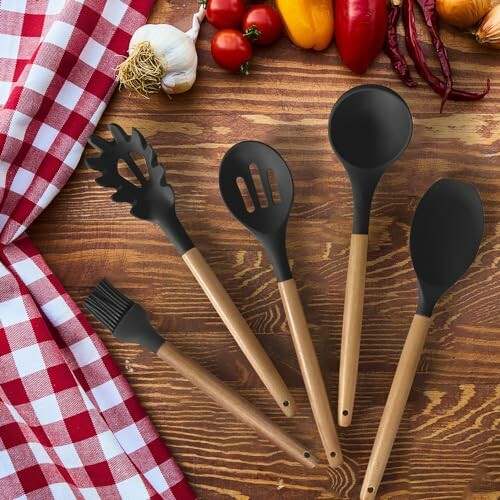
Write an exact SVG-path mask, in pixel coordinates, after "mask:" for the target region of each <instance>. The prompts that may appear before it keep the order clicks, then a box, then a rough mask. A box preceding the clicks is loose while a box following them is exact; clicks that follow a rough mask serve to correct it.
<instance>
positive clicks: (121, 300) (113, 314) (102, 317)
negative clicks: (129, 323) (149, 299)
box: [83, 278, 134, 332]
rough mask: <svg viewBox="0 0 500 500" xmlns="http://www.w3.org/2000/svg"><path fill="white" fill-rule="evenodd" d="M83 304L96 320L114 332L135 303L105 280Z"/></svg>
mask: <svg viewBox="0 0 500 500" xmlns="http://www.w3.org/2000/svg"><path fill="white" fill-rule="evenodd" d="M83 304H84V306H85V307H86V308H87V309H88V310H89V311H90V312H91V313H92V314H93V315H94V316H95V317H96V319H98V320H99V321H100V322H101V323H103V324H104V325H105V326H106V327H107V328H109V329H110V330H111V331H112V332H113V331H114V330H115V329H116V327H117V326H118V325H119V324H120V322H121V320H122V319H123V317H124V316H125V314H126V313H127V312H128V311H129V310H130V308H131V307H132V306H133V305H134V302H132V301H131V300H130V299H129V298H128V297H126V296H125V295H123V293H121V292H120V291H119V290H117V289H116V288H115V287H114V286H113V285H112V284H111V283H110V282H109V281H108V280H107V279H106V278H103V279H102V280H101V281H100V282H99V283H98V285H97V286H96V287H95V289H94V290H93V291H92V293H91V294H90V295H89V296H88V297H87V298H86V299H85V301H84V303H83Z"/></svg>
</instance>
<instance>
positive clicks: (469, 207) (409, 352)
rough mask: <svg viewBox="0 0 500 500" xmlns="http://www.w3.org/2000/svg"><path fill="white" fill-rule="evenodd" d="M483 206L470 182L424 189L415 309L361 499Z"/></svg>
mask: <svg viewBox="0 0 500 500" xmlns="http://www.w3.org/2000/svg"><path fill="white" fill-rule="evenodd" d="M482 235H483V207H482V205H481V198H480V197H479V193H478V192H477V190H476V188H475V187H474V186H473V185H472V184H467V183H465V182H460V181H454V180H449V179H443V180H440V181H438V182H436V183H435V184H434V185H433V186H431V188H430V189H429V190H428V191H427V193H426V194H425V195H424V197H423V198H422V199H421V200H420V203H419V205H418V207H417V209H416V211H415V216H414V218H413V224H412V228H411V235H410V250H411V258H412V260H413V266H414V268H415V272H416V274H417V279H418V284H419V292H420V293H419V300H418V307H417V312H416V314H415V316H414V317H413V321H412V323H411V326H410V331H409V333H408V336H407V338H406V342H405V345H404V347H403V351H402V353H401V357H400V358H399V363H398V367H397V369H396V373H395V375H394V379H393V381H392V386H391V390H390V392H389V396H388V398H387V402H386V404H385V408H384V412H383V414H382V419H381V421H380V425H379V428H378V431H377V436H376V438H375V443H374V445H373V449H372V453H371V456H370V461H369V462H368V468H367V469H366V474H365V479H364V481H363V486H362V487H361V499H362V500H367V499H370V500H372V499H374V498H375V495H376V493H377V490H378V487H379V485H380V482H381V480H382V476H383V475H384V470H385V467H386V465H387V461H388V460H389V456H390V454H391V450H392V446H393V444H394V440H395V439H396V434H397V432H398V428H399V424H400V422H401V418H402V416H403V412H404V409H405V406H406V402H407V400H408V395H409V393H410V389H411V386H412V383H413V379H414V377H415V372H416V371H417V365H418V361H419V359H420V356H421V354H422V350H423V346H424V341H425V338H426V336H427V331H428V329H429V326H430V323H431V316H432V311H433V309H434V306H435V304H436V302H437V301H438V300H439V298H440V297H441V296H442V295H443V294H444V292H446V290H448V288H450V287H451V286H452V285H453V284H454V283H455V282H456V281H457V280H458V279H459V278H460V276H462V275H463V274H464V273H465V272H466V271H467V269H468V268H469V266H470V265H471V263H472V261H473V260H474V257H475V256H476V254H477V251H478V249H479V245H480V243H481V238H482Z"/></svg>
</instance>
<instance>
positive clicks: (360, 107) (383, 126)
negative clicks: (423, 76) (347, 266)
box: [328, 85, 413, 234]
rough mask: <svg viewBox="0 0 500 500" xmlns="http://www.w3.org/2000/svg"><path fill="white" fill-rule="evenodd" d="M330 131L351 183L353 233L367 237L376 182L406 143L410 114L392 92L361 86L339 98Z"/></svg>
mask: <svg viewBox="0 0 500 500" xmlns="http://www.w3.org/2000/svg"><path fill="white" fill-rule="evenodd" d="M328 131H329V137H330V143H331V145H332V148H333V150H334V151H335V154H336V155H337V157H338V158H339V160H340V161H341V162H342V164H343V165H344V168H345V169H346V171H347V173H348V174H349V178H350V180H351V184H352V190H353V197H354V207H355V213H354V223H353V232H354V233H360V234H367V233H368V221H369V212H370V205H371V199H372V196H373V192H374V190H375V188H376V186H377V183H378V181H379V179H380V177H381V176H382V175H383V173H384V172H385V170H386V169H387V168H388V167H389V166H390V165H392V163H394V162H395V161H396V160H397V159H398V158H399V157H400V156H401V155H402V154H403V152H404V151H405V149H406V148H407V147H408V144H409V143H410V140H411V136H412V132H413V121H412V116H411V112H410V110H409V108H408V106H407V105H406V103H405V101H404V100H403V99H402V98H401V97H400V96H399V95H398V94H397V93H396V92H394V91H393V90H391V89H389V88H387V87H383V86H380V85H361V86H359V87H354V88H353V89H351V90H349V91H348V92H346V93H345V94H343V95H342V96H341V97H340V98H339V100H338V101H337V103H336V104H335V106H334V107H333V109H332V112H331V113H330V119H329V124H328Z"/></svg>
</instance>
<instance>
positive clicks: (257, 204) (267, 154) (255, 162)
mask: <svg viewBox="0 0 500 500" xmlns="http://www.w3.org/2000/svg"><path fill="white" fill-rule="evenodd" d="M250 166H253V167H254V168H255V169H257V171H258V174H257V175H258V177H257V181H258V182H259V183H261V185H262V188H263V192H264V193H263V195H264V196H261V199H260V200H259V193H258V191H257V189H256V185H255V181H254V177H253V176H252V173H251V168H250ZM269 171H272V176H273V177H274V179H275V182H276V186H277V187H276V189H275V191H273V190H272V185H271V182H270V172H269ZM259 179H260V181H259ZM238 182H240V185H241V183H242V182H243V183H244V185H245V186H246V189H247V191H248V195H249V198H250V200H251V203H249V204H248V203H246V202H245V201H246V200H245V198H244V197H243V194H242V192H241V191H240V187H239V186H238ZM219 186H220V190H221V194H222V198H223V199H224V202H225V203H226V205H227V207H228V209H229V210H230V211H231V213H232V214H233V215H234V216H235V217H236V219H238V220H239V221H240V222H241V223H243V224H244V225H245V226H246V227H247V228H248V229H249V230H250V231H251V232H252V233H253V234H254V235H255V236H256V238H257V239H258V240H259V241H260V242H261V244H262V245H263V246H264V249H265V250H266V253H267V255H268V257H269V259H270V260H271V262H272V265H273V268H274V271H275V274H276V278H277V280H278V288H279V291H280V295H281V299H282V301H283V305H284V309H285V314H286V318H287V321H288V325H289V327H290V333H291V336H292V340H293V344H294V347H295V352H296V353H297V358H298V361H299V366H300V370H301V373H302V377H303V379H304V384H305V387H306V391H307V395H308V397H309V402H310V404H311V408H312V411H313V414H314V419H315V421H316V425H317V427H318V432H319V435H320V437H321V441H322V443H323V447H324V449H325V451H326V455H327V459H328V463H329V464H330V465H331V466H332V467H337V466H339V465H340V464H341V463H342V452H341V449H340V444H339V441H338V437H337V432H336V429H335V424H334V420H333V416H332V411H331V408H330V403H329V401H328V395H327V392H326V388H325V383H324V381H323V377H322V375H321V370H320V366H319V363H318V358H317V356H316V352H315V350H314V345H313V343H312V340H311V335H310V333H309V328H308V326H307V321H306V318H305V315H304V310H303V308H302V304H301V302H300V297H299V294H298V291H297V286H296V284H295V280H294V279H293V277H292V272H291V270H290V266H289V263H288V257H287V251H286V241H285V240H286V225H287V221H288V215H289V213H290V209H291V207H292V202H293V180H292V176H291V173H290V170H289V169H288V166H287V165H286V163H285V161H284V160H283V158H282V157H281V156H280V155H279V154H278V153H277V152H276V151H275V150H274V149H273V148H271V147H270V146H268V145H266V144H264V143H262V142H257V141H245V142H240V143H239V144H236V145H235V146H233V147H232V148H231V149H230V150H229V151H228V152H227V153H226V155H225V156H224V158H223V160H222V163H221V166H220V171H219ZM250 200H249V201H250Z"/></svg>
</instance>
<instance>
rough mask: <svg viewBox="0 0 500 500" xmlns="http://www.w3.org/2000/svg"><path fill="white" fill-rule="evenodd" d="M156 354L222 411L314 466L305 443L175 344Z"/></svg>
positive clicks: (314, 462) (300, 460) (307, 464)
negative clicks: (179, 349)
mask: <svg viewBox="0 0 500 500" xmlns="http://www.w3.org/2000/svg"><path fill="white" fill-rule="evenodd" d="M157 354H158V356H159V357H160V358H161V359H163V360H164V361H166V362H167V363H168V364H169V365H170V366H171V367H172V368H174V369H175V370H177V371H178V372H179V373H180V374H181V375H183V376H184V377H185V378H186V379H188V380H189V381H191V382H192V383H193V385H195V386H196V387H198V389H200V390H201V391H202V392H204V393H205V394H206V395H207V396H209V397H210V398H211V399H213V400H214V401H215V402H216V403H218V404H219V405H220V406H221V407H222V408H224V409H225V410H227V411H228V412H230V413H232V414H233V415H234V416H235V417H236V418H237V419H238V420H240V421H241V422H244V423H245V424H247V425H248V426H249V427H251V428H252V429H254V430H255V431H256V432H258V433H259V434H260V435H261V436H263V437H265V438H266V439H268V440H269V441H271V442H272V443H274V444H275V445H276V446H277V447H278V448H280V449H282V450H283V451H284V452H285V453H287V454H288V455H289V456H290V457H292V458H293V459H294V460H297V461H298V462H300V463H302V464H304V465H306V466H307V467H311V468H312V467H315V465H316V463H317V462H316V459H315V458H314V457H313V455H312V454H311V453H310V452H309V451H308V450H307V449H306V448H305V447H304V446H303V445H302V444H300V443H299V442H298V441H295V440H294V439H292V438H291V437H290V436H288V435H287V434H286V433H285V432H284V431H282V430H281V429H280V427H278V426H277V425H276V424H274V423H273V422H272V421H271V420H269V419H268V418H267V417H266V416H265V415H264V414H262V413H261V412H260V411H259V410H257V408H255V407H254V406H252V405H251V404H250V403H249V402H248V401H247V400H245V399H243V398H242V397H241V396H239V395H238V394H237V393H236V392H235V391H233V390H232V389H231V388H229V387H228V386H227V385H225V384H224V383H223V382H222V381H221V380H219V379H218V378H217V377H215V376H214V375H212V374H211V373H210V372H208V371H207V370H205V369H204V368H203V367H202V366H200V365H199V364H198V363H196V362H195V361H194V360H192V359H190V358H188V357H187V356H185V355H184V354H182V353H181V352H180V351H178V350H177V349H176V348H175V347H174V346H173V345H172V344H170V343H169V342H164V343H163V344H162V346H161V347H160V349H159V350H158V352H157Z"/></svg>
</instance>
